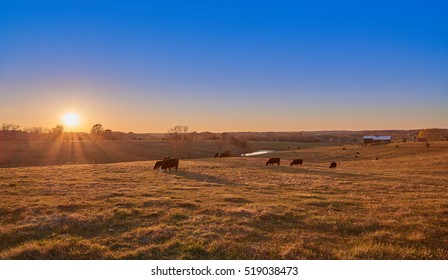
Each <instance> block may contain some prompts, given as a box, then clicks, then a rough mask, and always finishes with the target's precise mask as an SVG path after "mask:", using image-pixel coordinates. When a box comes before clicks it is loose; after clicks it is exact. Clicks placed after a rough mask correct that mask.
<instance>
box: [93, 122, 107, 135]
mask: <svg viewBox="0 0 448 280" xmlns="http://www.w3.org/2000/svg"><path fill="white" fill-rule="evenodd" d="M103 131H104V129H103V126H102V125H101V124H100V123H97V124H95V125H94V126H92V129H91V130H90V133H92V134H100V133H101V132H103Z"/></svg>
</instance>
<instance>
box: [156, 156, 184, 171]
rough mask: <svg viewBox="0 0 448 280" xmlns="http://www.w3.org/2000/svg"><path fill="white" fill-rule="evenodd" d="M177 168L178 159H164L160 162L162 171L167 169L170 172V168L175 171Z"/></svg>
mask: <svg viewBox="0 0 448 280" xmlns="http://www.w3.org/2000/svg"><path fill="white" fill-rule="evenodd" d="M177 167H179V159H178V158H170V159H166V160H164V161H163V162H162V166H160V168H161V169H162V170H163V171H166V170H167V169H169V170H170V171H171V168H175V169H176V171H177Z"/></svg>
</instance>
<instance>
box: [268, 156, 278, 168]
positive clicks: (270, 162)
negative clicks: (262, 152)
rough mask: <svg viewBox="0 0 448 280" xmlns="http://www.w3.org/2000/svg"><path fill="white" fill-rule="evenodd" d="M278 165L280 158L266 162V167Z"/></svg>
mask: <svg viewBox="0 0 448 280" xmlns="http://www.w3.org/2000/svg"><path fill="white" fill-rule="evenodd" d="M276 163H277V165H280V158H278V157H276V158H270V159H269V160H268V161H267V162H266V166H268V165H273V164H276Z"/></svg>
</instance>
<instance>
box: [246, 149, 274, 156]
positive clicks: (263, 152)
mask: <svg viewBox="0 0 448 280" xmlns="http://www.w3.org/2000/svg"><path fill="white" fill-rule="evenodd" d="M272 152H276V151H275V150H259V151H256V152H252V153H245V154H241V156H242V157H250V156H257V155H263V154H269V153H272Z"/></svg>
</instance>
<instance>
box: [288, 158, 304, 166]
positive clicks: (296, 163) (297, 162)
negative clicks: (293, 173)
mask: <svg viewBox="0 0 448 280" xmlns="http://www.w3.org/2000/svg"><path fill="white" fill-rule="evenodd" d="M302 164H303V159H295V160H293V161H292V162H291V164H290V166H293V165H300V166H302Z"/></svg>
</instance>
